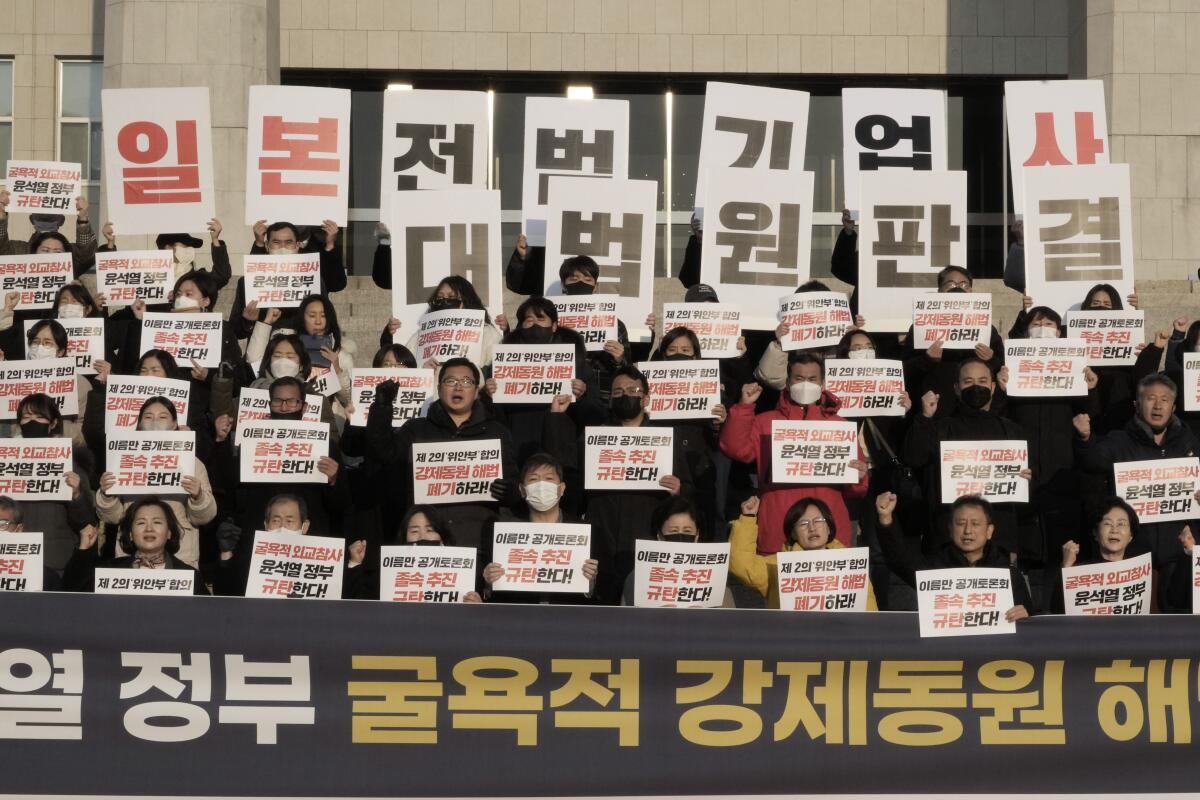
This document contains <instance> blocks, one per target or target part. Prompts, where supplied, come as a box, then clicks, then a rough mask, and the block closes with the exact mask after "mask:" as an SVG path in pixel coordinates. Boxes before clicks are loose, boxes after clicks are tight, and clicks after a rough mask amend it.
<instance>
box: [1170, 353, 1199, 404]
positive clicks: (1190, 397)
mask: <svg viewBox="0 0 1200 800" xmlns="http://www.w3.org/2000/svg"><path fill="white" fill-rule="evenodd" d="M1179 393H1180V394H1181V395H1182V396H1183V410H1184V411H1200V353H1184V354H1183V386H1180V387H1179ZM1176 402H1178V400H1177V401H1176Z"/></svg>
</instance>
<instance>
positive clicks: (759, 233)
mask: <svg viewBox="0 0 1200 800" xmlns="http://www.w3.org/2000/svg"><path fill="white" fill-rule="evenodd" d="M704 207H705V209H706V218H705V222H704V233H703V247H702V248H701V251H700V280H701V282H702V283H706V284H708V285H709V286H711V287H712V288H713V290H714V291H715V292H716V293H717V296H718V297H720V298H721V299H722V300H724V301H725V302H727V303H733V304H735V305H739V306H741V308H742V309H743V313H742V327H743V328H747V329H750V330H760V331H770V330H775V326H776V325H778V324H779V321H778V320H777V319H776V318H775V315H774V314H772V313H771V311H770V309H769V306H767V304H766V303H764V302H763V295H764V294H767V295H768V296H770V297H778V296H779V295H781V294H787V293H788V292H791V291H794V290H795V289H796V287H797V286H799V285H800V284H802V283H804V282H805V281H807V280H808V275H809V263H810V261H811V256H812V214H813V173H811V172H800V173H796V174H792V173H788V174H774V173H768V174H766V175H759V174H758V173H754V172H747V171H746V170H736V169H722V170H710V171H709V173H708V194H707V196H706V197H705V198H704ZM752 309H753V311H752Z"/></svg>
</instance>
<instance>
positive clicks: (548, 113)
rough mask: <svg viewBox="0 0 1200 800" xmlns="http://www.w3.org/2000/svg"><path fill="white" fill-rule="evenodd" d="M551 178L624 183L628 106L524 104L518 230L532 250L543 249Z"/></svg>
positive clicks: (550, 100)
mask: <svg viewBox="0 0 1200 800" xmlns="http://www.w3.org/2000/svg"><path fill="white" fill-rule="evenodd" d="M554 176H567V177H573V178H589V179H591V180H594V181H595V182H597V183H600V182H601V181H604V180H611V179H613V178H618V179H624V178H627V177H628V176H629V101H627V100H576V99H572V98H564V97H529V98H526V100H525V162H524V172H523V173H522V175H521V220H522V222H521V229H522V230H523V231H524V232H525V235H526V236H527V237H528V240H529V244H530V245H533V246H541V245H544V244H545V243H546V220H547V219H548V217H547V216H546V212H547V210H548V205H549V202H550V178H551V177H554ZM546 263H548V264H549V263H551V262H550V261H547V262H546Z"/></svg>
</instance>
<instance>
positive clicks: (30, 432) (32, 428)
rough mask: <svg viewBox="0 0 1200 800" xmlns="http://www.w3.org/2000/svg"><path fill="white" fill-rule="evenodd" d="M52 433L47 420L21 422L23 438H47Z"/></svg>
mask: <svg viewBox="0 0 1200 800" xmlns="http://www.w3.org/2000/svg"><path fill="white" fill-rule="evenodd" d="M49 435H50V425H49V424H48V423H45V422H34V421H32V420H31V421H29V422H22V423H21V438H22V439H45V438H46V437H47V436H49Z"/></svg>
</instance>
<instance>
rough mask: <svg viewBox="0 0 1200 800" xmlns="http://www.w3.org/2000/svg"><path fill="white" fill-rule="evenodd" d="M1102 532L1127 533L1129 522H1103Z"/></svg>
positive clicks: (1101, 524)
mask: <svg viewBox="0 0 1200 800" xmlns="http://www.w3.org/2000/svg"><path fill="white" fill-rule="evenodd" d="M1100 530H1102V531H1114V530H1115V531H1127V530H1129V522H1128V520H1123V519H1122V520H1117V521H1116V522H1110V521H1109V520H1104V521H1103V522H1101V523H1100Z"/></svg>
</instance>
